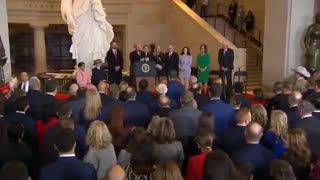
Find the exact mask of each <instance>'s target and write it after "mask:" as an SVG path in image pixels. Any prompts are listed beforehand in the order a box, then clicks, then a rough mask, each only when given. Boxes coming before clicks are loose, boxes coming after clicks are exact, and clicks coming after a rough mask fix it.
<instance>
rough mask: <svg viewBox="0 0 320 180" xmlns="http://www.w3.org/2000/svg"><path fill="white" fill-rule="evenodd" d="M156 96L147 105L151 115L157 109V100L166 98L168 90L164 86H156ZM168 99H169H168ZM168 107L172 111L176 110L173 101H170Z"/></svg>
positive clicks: (176, 106)
mask: <svg viewBox="0 0 320 180" xmlns="http://www.w3.org/2000/svg"><path fill="white" fill-rule="evenodd" d="M156 91H157V94H158V96H156V97H154V98H153V99H152V100H151V101H150V102H149V104H148V107H149V111H150V112H151V114H152V113H154V112H156V111H157V110H158V109H159V107H160V106H159V104H160V102H159V99H160V98H161V97H163V96H166V97H167V95H166V94H167V92H168V88H167V85H166V84H158V86H157V88H156ZM169 99H170V98H169ZM170 107H171V108H173V109H177V108H178V105H177V103H176V101H175V100H172V99H170Z"/></svg>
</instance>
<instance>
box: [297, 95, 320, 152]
mask: <svg viewBox="0 0 320 180" xmlns="http://www.w3.org/2000/svg"><path fill="white" fill-rule="evenodd" d="M298 110H299V113H300V116H301V119H300V120H299V121H298V122H297V123H296V126H295V128H299V129H302V130H303V131H304V132H305V133H306V136H307V140H308V143H309V145H310V149H311V151H312V152H313V153H315V154H316V155H317V156H318V157H320V141H319V137H320V131H319V127H320V120H319V119H315V118H314V117H313V116H312V112H313V110H314V107H313V105H312V104H311V103H310V102H309V101H306V100H303V101H301V102H299V104H298Z"/></svg>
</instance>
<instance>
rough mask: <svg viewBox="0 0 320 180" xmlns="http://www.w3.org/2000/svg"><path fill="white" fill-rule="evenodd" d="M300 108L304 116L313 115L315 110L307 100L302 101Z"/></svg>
mask: <svg viewBox="0 0 320 180" xmlns="http://www.w3.org/2000/svg"><path fill="white" fill-rule="evenodd" d="M298 108H299V110H300V111H302V113H303V114H311V113H312V112H313V110H314V106H313V105H312V104H311V102H309V101H307V100H302V101H300V102H299V103H298Z"/></svg>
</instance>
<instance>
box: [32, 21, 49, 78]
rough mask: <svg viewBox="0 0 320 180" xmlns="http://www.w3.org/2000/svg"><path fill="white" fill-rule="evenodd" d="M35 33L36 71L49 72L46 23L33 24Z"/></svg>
mask: <svg viewBox="0 0 320 180" xmlns="http://www.w3.org/2000/svg"><path fill="white" fill-rule="evenodd" d="M31 27H32V28H33V33H34V59H35V69H34V72H35V73H42V72H47V70H48V66H47V53H46V42H45V32H44V28H45V27H47V25H44V24H31Z"/></svg>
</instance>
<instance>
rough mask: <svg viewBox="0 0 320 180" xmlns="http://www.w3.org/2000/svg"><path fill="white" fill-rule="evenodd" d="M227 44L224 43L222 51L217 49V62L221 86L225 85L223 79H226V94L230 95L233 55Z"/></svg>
mask: <svg viewBox="0 0 320 180" xmlns="http://www.w3.org/2000/svg"><path fill="white" fill-rule="evenodd" d="M228 45H229V43H228V42H224V43H223V47H222V49H219V55H218V61H219V66H220V77H221V78H222V84H223V85H225V79H227V92H228V93H229V94H230V93H231V91H232V70H233V68H234V67H233V61H234V53H233V50H232V49H230V48H229V47H228Z"/></svg>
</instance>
